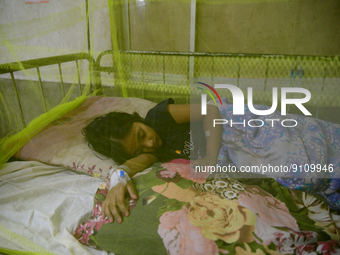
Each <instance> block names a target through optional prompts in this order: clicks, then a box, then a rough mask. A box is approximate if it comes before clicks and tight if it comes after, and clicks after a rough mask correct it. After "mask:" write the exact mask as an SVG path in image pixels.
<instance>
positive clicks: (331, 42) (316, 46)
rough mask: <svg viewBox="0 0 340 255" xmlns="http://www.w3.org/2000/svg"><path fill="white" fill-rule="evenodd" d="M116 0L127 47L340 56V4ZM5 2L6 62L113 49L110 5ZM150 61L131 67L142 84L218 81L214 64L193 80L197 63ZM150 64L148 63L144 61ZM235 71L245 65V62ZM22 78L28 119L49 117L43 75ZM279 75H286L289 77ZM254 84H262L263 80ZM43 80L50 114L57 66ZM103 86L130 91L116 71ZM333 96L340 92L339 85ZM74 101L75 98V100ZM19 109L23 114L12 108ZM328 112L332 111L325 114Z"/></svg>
mask: <svg viewBox="0 0 340 255" xmlns="http://www.w3.org/2000/svg"><path fill="white" fill-rule="evenodd" d="M114 2H115V3H119V4H116V5H114V12H115V17H116V20H115V24H116V26H117V35H115V36H116V37H117V41H118V45H119V49H121V50H126V51H130V50H133V51H136V50H137V51H139V50H143V51H145V50H152V51H166V52H168V51H173V52H178V51H181V52H182V51H184V52H223V53H259V54H299V55H320V56H324V55H330V56H339V55H340V44H339V43H337V42H338V41H339V39H340V35H339V33H338V32H337V29H338V27H339V25H340V13H339V12H340V8H339V1H337V0H325V1H321V0H313V1H309V0H308V1H307V0H300V1H281V0H277V1H276V0H268V1H267V0H254V1H253V0H240V1H232V0H225V1H199V0H197V1H196V4H195V9H194V12H193V7H192V6H193V5H192V3H194V2H195V1H191V0H181V1H180V0H178V1H177V0H176V1H175V0H169V1H157V0H155V1H152V0H148V1H142V0H136V1H132V0H131V1H118V0H117V1H114ZM0 3H1V4H0V14H1V15H0V53H1V54H0V64H1V63H7V62H12V61H17V60H27V59H33V58H40V57H48V56H55V55H60V54H67V53H76V52H88V53H90V54H91V55H92V56H93V57H94V59H97V57H98V56H99V55H100V54H101V52H103V51H104V50H108V49H112V46H111V43H112V42H111V27H110V11H112V9H111V10H110V8H109V7H108V1H107V0H96V1H94V0H87V1H86V0H75V1H67V0H49V1H48V3H44V4H26V3H25V1H24V0H22V1H12V0H1V2H0ZM193 18H194V21H195V22H194V23H193V24H194V25H191V23H190V21H191V20H193ZM143 56H144V55H143V54H139V55H135V60H136V61H135V62H134V66H133V68H132V69H135V70H137V71H136V72H134V73H133V75H135V76H133V77H132V78H133V79H135V80H136V81H138V79H139V80H144V81H145V82H147V83H152V84H153V85H154V86H161V85H162V84H163V83H162V82H163V80H165V81H166V82H165V83H166V84H167V85H168V84H177V85H181V86H182V85H183V84H186V83H187V82H188V80H190V79H191V80H194V81H204V82H210V80H211V77H210V69H211V66H212V64H211V62H212V59H213V58H198V57H196V59H195V61H196V62H197V63H196V64H195V71H194V73H193V77H189V78H188V77H187V76H188V73H189V76H190V70H189V69H190V64H188V61H187V58H184V57H183V58H181V57H178V58H172V57H170V58H166V63H165V62H164V61H163V60H162V57H157V56H150V55H149V56H148V57H143ZM142 58H143V59H144V62H143V63H142V61H140V59H142ZM200 59H207V61H205V60H204V61H201V60H200ZM235 59H236V58H235ZM178 60H179V61H178ZM237 61H238V60H237ZM247 61H248V60H247V58H243V59H242V65H243V66H248V67H249V68H248V69H249V74H250V76H251V75H252V73H256V72H257V71H256V70H255V71H253V67H254V68H258V66H259V65H258V64H257V63H255V62H252V61H250V62H249V63H247ZM141 63H142V64H141ZM164 63H165V65H163V64H164ZM102 64H103V65H107V66H113V63H112V56H109V55H108V56H106V57H105V58H103V59H102ZM84 65H85V67H84V68H83V69H84V70H85V71H82V72H81V80H82V81H81V83H85V82H86V79H87V75H88V72H87V71H86V70H87V67H86V63H85V64H84ZM140 65H143V69H140V67H139V66H140ZM163 66H165V68H163ZM233 67H235V68H236V69H237V68H238V67H237V65H235V66H233ZM314 67H315V68H316V69H318V73H322V71H320V70H321V69H320V68H322V67H321V66H318V65H315V66H313V68H314ZM223 68H228V70H224V69H223ZM223 68H222V69H221V70H219V72H220V73H221V76H223V77H224V76H226V75H229V71H230V70H231V69H230V68H229V66H226V65H225V66H223ZM261 68H262V67H260V69H261ZM262 69H263V68H262ZM285 69H287V70H288V71H285V73H284V74H283V75H284V76H287V77H288V79H290V77H289V76H290V71H291V69H290V68H285ZM335 69H337V67H335ZM141 70H143V71H141ZM62 72H63V75H64V82H65V83H66V89H65V90H67V89H68V87H69V84H71V83H73V82H74V81H75V76H74V74H73V72H74V67H72V68H71V67H70V66H69V65H68V64H62ZM164 72H165V74H163V73H164ZM230 73H231V72H230ZM305 74H307V72H305ZM15 75H16V78H17V79H18V78H19V79H21V80H22V82H19V83H18V86H19V87H21V91H20V94H21V96H22V97H24V98H25V99H24V100H25V102H27V103H26V106H27V107H28V108H29V109H30V112H29V114H31V115H30V116H27V122H29V121H30V120H32V119H33V118H34V117H35V116H37V115H39V114H41V113H42V112H43V111H42V110H41V107H37V105H38V104H37V95H39V94H41V93H40V91H39V87H38V86H36V84H37V83H36V81H37V79H38V78H37V76H36V71H35V70H32V71H27V72H16V74H15ZM138 75H139V76H138ZM231 75H233V74H231ZM243 75H244V77H242V78H243V81H244V82H246V78H247V77H248V76H249V75H248V73H247V74H243ZM256 75H257V74H256ZM256 75H255V76H256ZM318 75H319V74H318ZM278 76H279V77H280V78H282V74H279V75H278ZM338 76H339V73H336V74H335V75H334V78H335V79H338V78H339V77H338ZM159 77H160V79H159ZM163 77H165V79H163ZM183 77H184V78H183ZM1 78H2V79H6V80H3V82H1V84H2V86H1V88H0V89H1V90H0V92H1V93H2V94H3V95H6V96H5V100H9V101H10V100H12V99H11V98H12V97H9V96H8V95H13V90H12V88H9V86H11V85H10V83H11V81H10V80H8V79H9V78H10V76H9V75H8V74H7V75H0V79H1ZM217 78H219V77H217ZM228 78H230V77H228ZM255 78H256V80H258V77H255ZM262 78H263V77H260V79H262ZM274 78H275V77H274ZM305 78H307V79H304V81H308V79H309V77H305ZM312 78H313V79H314V78H315V77H312ZM316 78H317V79H319V78H320V77H316ZM41 79H42V80H43V82H45V84H46V86H47V87H49V88H50V93H47V94H48V97H49V99H47V101H48V102H51V103H50V105H48V108H51V107H52V106H55V105H56V104H57V103H58V102H60V100H61V98H62V97H63V94H62V93H61V92H60V88H59V86H58V85H59V70H58V67H56V66H54V67H48V68H42V70H41ZM166 79H168V80H166ZM321 79H322V77H321ZM101 80H102V83H103V85H104V89H103V92H104V95H108V96H122V95H123V94H122V91H121V89H120V87H117V86H114V85H116V84H115V79H114V72H112V71H109V72H103V73H101ZM333 80H334V79H333V78H332V82H331V83H332V87H337V86H338V85H339V82H338V80H336V81H335V82H334V81H333ZM32 81H33V82H32ZM144 81H143V82H144ZM301 81H302V80H301ZM189 82H190V81H189ZM256 82H257V81H256ZM308 82H309V81H308ZM308 82H307V83H308ZM136 84H137V85H138V84H140V82H139V81H138V82H137V83H136ZM247 84H248V83H247ZM149 85H150V84H148V86H149ZM149 87H150V86H149ZM338 87H339V86H338ZM128 89H129V96H136V97H143V98H146V99H150V100H153V101H159V100H161V99H162V98H163V97H168V96H175V97H177V98H178V100H177V102H188V100H187V98H186V97H184V98H181V97H182V95H181V94H176V93H174V92H173V91H172V90H168V91H165V92H162V91H161V90H159V91H157V90H147V89H146V90H141V89H139V88H138V87H135V88H132V87H130V88H128ZM334 91H335V92H336V93H338V92H339V90H338V89H336V90H334ZM333 94H334V93H333ZM76 96H77V94H76V93H75V94H74V95H73V96H72V97H71V98H74V97H76ZM182 99H183V100H182ZM39 100H40V99H39ZM40 104H41V103H40ZM8 105H11V103H9V104H8ZM12 111H17V110H16V108H15V107H13V109H12ZM324 112H330V110H328V109H326V110H325V111H324ZM14 114H17V113H14ZM326 118H327V116H326ZM333 119H334V118H333ZM3 125H4V124H2V126H3ZM20 128H22V125H21V126H20V123H19V121H18V129H20ZM5 133H6V132H5Z"/></svg>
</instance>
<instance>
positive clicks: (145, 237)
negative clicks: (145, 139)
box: [74, 160, 340, 255]
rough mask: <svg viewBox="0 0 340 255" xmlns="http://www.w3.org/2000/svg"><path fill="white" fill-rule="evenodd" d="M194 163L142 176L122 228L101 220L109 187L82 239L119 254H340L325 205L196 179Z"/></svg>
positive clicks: (265, 183)
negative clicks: (136, 195) (192, 168)
mask: <svg viewBox="0 0 340 255" xmlns="http://www.w3.org/2000/svg"><path fill="white" fill-rule="evenodd" d="M188 163H189V162H188V161H187V162H185V161H183V160H182V161H176V160H174V161H172V162H168V163H163V164H161V163H159V164H155V165H154V166H153V167H152V168H150V169H149V171H145V172H143V173H142V174H139V175H136V176H135V177H134V178H133V182H134V185H135V187H136V189H137V192H138V194H139V199H138V200H137V201H135V200H132V201H130V199H129V198H127V199H126V203H127V204H128V205H129V207H130V215H129V216H128V217H127V218H124V219H123V222H122V223H121V224H118V223H116V222H114V223H109V222H108V220H104V219H102V218H101V205H102V203H103V201H104V200H105V197H106V194H107V186H106V185H105V184H103V185H102V186H101V187H99V189H98V191H97V193H96V195H95V204H94V209H93V213H92V216H91V218H90V219H89V220H88V221H86V222H83V223H81V224H80V225H79V226H78V227H77V228H76V230H75V231H74V236H75V237H76V238H77V239H78V240H79V242H81V243H83V244H85V245H88V246H91V247H94V248H97V249H101V250H105V251H110V252H113V253H115V254H116V253H117V254H136V251H138V254H216V255H217V254H257V255H265V254H282V253H285V254H287V253H288V254H293V253H294V254H310V252H318V254H319V253H320V254H339V253H337V252H340V249H339V242H338V241H335V240H339V237H340V235H339V232H337V231H334V230H335V229H336V228H338V227H339V226H340V217H339V216H337V215H335V214H332V213H331V212H330V211H329V208H328V205H327V204H325V203H324V202H322V201H319V200H318V199H316V198H315V197H313V196H311V195H309V194H307V193H303V192H300V191H296V190H294V191H290V190H288V189H287V188H285V187H282V186H280V184H278V183H277V182H276V181H275V180H273V179H240V180H236V179H220V178H217V177H215V178H207V177H208V176H205V177H204V178H202V176H200V178H194V179H192V178H191V177H190V176H191V175H190V165H189V164H188ZM313 254H314V253H313Z"/></svg>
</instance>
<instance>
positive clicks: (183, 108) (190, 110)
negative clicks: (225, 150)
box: [168, 104, 222, 165]
mask: <svg viewBox="0 0 340 255" xmlns="http://www.w3.org/2000/svg"><path fill="white" fill-rule="evenodd" d="M168 111H169V113H170V114H171V116H172V117H173V118H174V120H175V121H176V122H177V123H178V124H181V123H187V122H190V121H191V122H195V121H203V123H204V129H205V131H209V133H210V135H209V136H208V137H207V148H206V155H205V157H204V158H202V159H198V160H196V161H195V165H214V164H216V161H217V156H218V153H219V150H220V144H221V136H222V128H221V125H216V126H215V127H213V120H214V119H219V118H220V111H219V109H218V108H217V107H216V106H214V105H207V115H201V105H190V104H184V105H181V104H178V105H176V104H169V105H168Z"/></svg>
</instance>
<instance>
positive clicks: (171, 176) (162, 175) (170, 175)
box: [155, 170, 182, 183]
mask: <svg viewBox="0 0 340 255" xmlns="http://www.w3.org/2000/svg"><path fill="white" fill-rule="evenodd" d="M155 174H156V176H157V178H158V179H160V180H163V181H165V182H174V183H176V182H179V181H180V180H182V177H181V176H180V175H179V174H178V173H177V172H172V171H169V170H160V171H157V172H156V173H155Z"/></svg>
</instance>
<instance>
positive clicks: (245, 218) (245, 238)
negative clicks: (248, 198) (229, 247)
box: [188, 193, 256, 243]
mask: <svg viewBox="0 0 340 255" xmlns="http://www.w3.org/2000/svg"><path fill="white" fill-rule="evenodd" d="M188 218H189V221H190V222H191V224H192V225H194V226H197V227H200V228H201V229H202V234H203V236H205V237H206V238H208V239H210V240H214V241H216V240H218V239H220V240H223V241H224V242H226V243H233V242H236V241H239V242H245V243H248V242H251V241H253V240H254V239H253V234H252V232H253V231H254V230H255V224H256V217H255V214H254V213H253V212H252V211H251V210H249V209H248V208H245V207H243V206H241V205H239V203H238V202H237V201H230V200H228V199H225V198H223V197H221V196H219V195H217V194H214V193H202V194H200V195H198V196H195V197H194V198H193V199H192V201H191V202H190V207H189V213H188Z"/></svg>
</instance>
